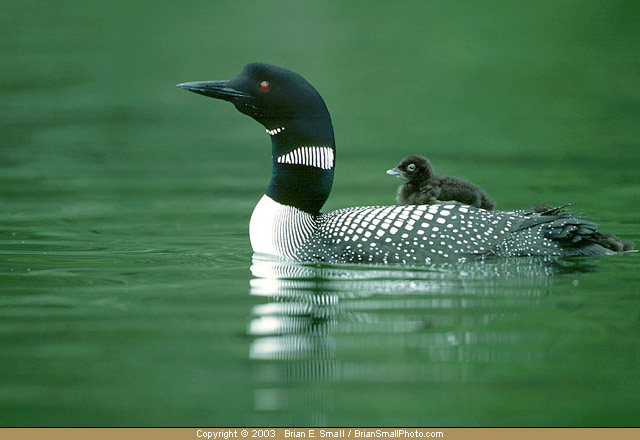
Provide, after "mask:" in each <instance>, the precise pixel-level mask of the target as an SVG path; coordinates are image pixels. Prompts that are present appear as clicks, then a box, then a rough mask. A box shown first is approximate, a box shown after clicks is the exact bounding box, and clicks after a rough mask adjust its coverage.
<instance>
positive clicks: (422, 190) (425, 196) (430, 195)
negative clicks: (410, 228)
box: [387, 155, 496, 210]
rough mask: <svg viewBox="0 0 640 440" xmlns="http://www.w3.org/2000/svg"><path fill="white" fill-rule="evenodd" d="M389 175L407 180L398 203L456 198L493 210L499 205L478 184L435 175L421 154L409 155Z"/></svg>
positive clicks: (456, 199)
mask: <svg viewBox="0 0 640 440" xmlns="http://www.w3.org/2000/svg"><path fill="white" fill-rule="evenodd" d="M387 174H390V175H392V176H398V177H400V178H402V179H404V180H406V182H405V183H404V184H403V185H401V186H400V188H398V195H397V196H396V201H397V202H398V205H424V204H428V205H430V204H433V203H437V202H438V201H443V202H444V201H457V202H462V203H465V204H468V205H471V206H475V207H476V208H482V209H487V210H492V209H493V208H494V207H495V206H496V204H495V202H494V201H493V200H491V199H490V198H489V196H487V194H486V193H485V192H484V191H483V190H482V189H480V187H478V186H477V185H474V184H473V183H471V182H467V181H466V180H464V179H460V178H458V177H450V176H436V174H435V173H434V172H433V166H432V165H431V162H429V160H428V159H427V158H426V157H424V156H418V155H411V156H407V157H405V158H404V159H402V161H401V162H400V163H399V164H398V166H397V167H395V168H391V169H390V170H387Z"/></svg>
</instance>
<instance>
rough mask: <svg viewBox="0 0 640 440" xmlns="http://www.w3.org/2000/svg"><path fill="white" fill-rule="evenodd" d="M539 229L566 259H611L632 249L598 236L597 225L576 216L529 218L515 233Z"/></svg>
mask: <svg viewBox="0 0 640 440" xmlns="http://www.w3.org/2000/svg"><path fill="white" fill-rule="evenodd" d="M560 208H565V207H564V206H563V207H560ZM560 208H558V209H560ZM538 225H540V226H541V227H542V230H543V233H544V236H545V237H546V238H548V239H550V240H553V241H554V242H556V243H557V244H559V245H560V246H561V247H562V248H563V249H564V251H565V254H566V255H573V256H576V255H584V256H593V255H612V254H615V253H616V252H621V251H629V250H632V249H633V243H632V242H630V241H628V240H623V239H621V238H619V237H617V236H615V235H613V234H602V233H600V232H598V230H597V226H598V225H597V224H596V223H593V222H591V221H589V220H586V219H584V218H580V217H579V214H578V213H562V214H561V215H540V216H534V217H530V218H528V219H527V220H525V221H523V222H522V224H520V226H519V228H518V230H523V229H527V228H532V227H535V226H538Z"/></svg>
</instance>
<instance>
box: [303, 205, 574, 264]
mask: <svg viewBox="0 0 640 440" xmlns="http://www.w3.org/2000/svg"><path fill="white" fill-rule="evenodd" d="M552 220H553V218H551V217H550V218H549V222H551V221H552ZM317 221H318V226H317V229H316V231H315V233H314V234H313V235H312V236H311V237H310V239H309V240H308V241H307V243H306V244H305V245H304V246H303V247H302V248H301V249H300V252H298V253H297V258H298V259H301V260H323V261H331V262H369V263H425V262H426V263H429V262H432V261H436V260H451V259H455V260H460V259H464V258H466V257H471V256H517V255H561V254H563V251H562V248H561V246H560V245H559V244H558V243H556V242H554V241H553V240H552V239H549V238H547V237H546V236H545V234H544V228H545V222H540V223H537V224H532V225H531V227H525V228H522V226H523V224H525V222H526V221H527V217H520V216H517V215H512V214H511V213H509V212H500V211H485V210H483V209H477V208H474V207H470V206H467V205H462V204H456V203H447V204H436V205H417V206H416V205H411V206H382V207H376V206H371V207H357V208H348V209H343V210H338V211H333V212H329V213H327V214H321V215H320V216H319V218H318V219H317Z"/></svg>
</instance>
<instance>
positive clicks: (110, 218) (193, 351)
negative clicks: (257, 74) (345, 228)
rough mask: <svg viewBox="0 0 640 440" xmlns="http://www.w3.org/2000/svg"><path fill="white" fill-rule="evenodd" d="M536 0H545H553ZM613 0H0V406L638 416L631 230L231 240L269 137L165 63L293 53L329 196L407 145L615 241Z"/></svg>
mask: <svg viewBox="0 0 640 440" xmlns="http://www.w3.org/2000/svg"><path fill="white" fill-rule="evenodd" d="M558 3H560V4H558ZM638 16H639V8H638V6H637V4H636V2H632V1H609V0H602V1H590V2H583V1H563V2H557V1H538V2H533V4H519V2H516V3H514V2H507V1H477V2H459V1H429V2H423V1H415V2H404V3H389V2H369V3H367V4H366V5H365V4H364V3H362V2H344V1H324V2H314V3H313V4H307V3H305V2H286V1H272V2H269V3H268V4H258V3H255V2H245V1H239V0H233V1H216V2H209V1H207V2H205V1H201V2H190V3H189V6H188V7H186V6H179V5H177V4H176V3H175V2H159V1H154V2H135V4H132V2H107V3H104V4H103V3H98V2H80V1H70V0H67V1H60V2H36V1H31V2H24V1H15V0H9V1H7V0H5V1H4V2H2V4H1V5H0V29H2V31H1V32H2V38H1V39H0V47H2V53H3V63H2V69H1V70H0V97H1V99H0V106H1V109H2V119H1V120H0V124H1V130H2V131H1V133H2V147H1V148H0V368H1V370H0V373H1V374H0V425H2V426H42V425H44V426H59V425H62V426H85V425H99V426H120V425H124V426H152V425H161V426H164V425H172V426H196V425H197V426H202V425H210V426H235V425H245V426H248V425H254V426H260V425H264V426H266V425H277V426H285V425H296V426H300V425H329V426H336V425H385V426H421V425H432V426H458V425H460V426H465V425H471V426H485V425H498V426H502V425H520V426H522V425H524V426H539V425H543V426H558V425H562V426H564V425H584V426H592V425H605V426H610V425H614V426H616V425H637V423H638V416H639V414H640V397H639V396H640V393H639V391H640V355H639V354H638V353H639V348H640V347H639V341H640V305H639V299H640V292H639V290H638V285H639V283H640V275H639V274H638V261H639V258H640V257H638V254H630V255H622V256H616V257H609V258H595V259H577V260H560V261H557V262H553V261H538V260H531V259H520V260H517V261H493V262H484V263H479V264H478V263H475V264H463V265H446V266H432V267H425V268H417V269H411V270H410V269H408V268H395V269H387V268H358V267H344V268H341V267H315V266H287V265H278V264H274V263H272V262H268V261H260V260H256V261H253V259H252V252H251V248H250V245H249V241H248V234H247V229H248V219H249V216H250V213H251V210H252V208H253V206H254V204H255V203H256V202H257V200H258V199H259V198H260V196H261V195H262V193H263V191H264V189H265V188H266V185H267V181H268V179H269V176H270V168H269V167H270V160H269V152H270V146H269V139H268V136H267V135H266V134H265V133H264V129H263V128H261V127H260V126H259V125H258V124H256V123H255V122H254V121H252V120H250V119H249V118H247V117H245V116H243V115H241V114H239V113H238V112H236V111H235V110H234V109H233V108H232V106H230V105H228V104H226V103H223V102H219V101H214V100H211V99H206V98H203V97H200V96H195V95H193V94H188V93H186V92H185V91H183V90H180V89H177V88H175V86H174V85H175V84H177V83H180V82H185V81H195V80H216V79H228V78H230V77H232V76H234V75H235V74H236V73H238V72H239V70H240V69H241V68H242V66H243V65H244V64H246V63H247V62H249V61H257V60H259V61H265V62H270V63H273V64H278V65H282V66H285V67H288V68H290V69H293V70H295V71H298V72H300V73H301V74H302V75H303V76H305V77H306V78H307V79H309V80H310V81H311V82H312V83H313V84H314V85H315V86H316V88H317V89H318V90H319V91H320V92H321V94H322V95H323V96H324V97H325V100H326V102H327V104H328V106H329V109H330V111H331V114H332V118H333V120H334V126H335V131H336V141H337V147H338V164H337V169H336V181H335V184H334V191H333V193H332V196H331V198H330V199H329V201H328V202H327V205H326V207H325V209H327V210H330V209H337V208H341V207H345V206H352V205H365V204H390V203H393V199H394V195H395V190H396V187H397V185H398V183H399V181H398V180H397V179H393V178H391V177H389V176H386V175H385V174H384V171H385V170H386V169H388V168H391V167H392V166H394V165H395V164H396V163H397V162H398V161H399V160H400V159H401V158H402V157H403V156H404V155H406V154H410V153H420V154H424V155H427V156H428V157H429V158H430V159H431V160H432V161H433V163H434V165H435V167H436V171H438V172H441V173H446V174H450V175H457V176H462V177H465V178H467V179H469V180H471V181H473V182H475V183H477V184H479V185H481V186H482V187H483V188H484V189H485V190H486V191H487V193H488V194H489V195H490V196H491V197H492V198H494V199H495V200H496V201H497V203H498V207H499V208H503V209H515V208H523V207H530V206H531V205H533V204H535V203H552V204H563V203H566V202H572V203H573V207H574V208H575V209H576V210H577V211H582V212H584V213H585V214H586V215H588V216H591V217H596V218H597V219H598V222H599V223H600V225H601V229H602V230H603V231H605V232H613V233H616V234H618V235H620V236H622V237H625V238H627V239H630V240H633V241H634V242H635V244H636V247H638V245H639V244H640V229H639V224H640V208H639V207H638V203H637V202H638V200H639V198H638V196H639V195H640V179H639V178H638V170H639V166H640V148H638V132H639V130H638V128H639V126H640V124H639V122H640V114H639V112H638V102H639V101H638V99H639V98H640V78H639V75H638V72H639V71H640V69H638V59H637V55H636V53H637V50H638V43H639V41H638V40H639V37H638V33H637V29H636V28H637V25H636V23H637V19H638Z"/></svg>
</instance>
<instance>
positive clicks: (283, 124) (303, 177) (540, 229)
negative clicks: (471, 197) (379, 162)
mask: <svg viewBox="0 0 640 440" xmlns="http://www.w3.org/2000/svg"><path fill="white" fill-rule="evenodd" d="M178 87H181V88H183V89H186V90H189V91H192V92H195V93H199V94H202V95H205V96H209V97H213V98H218V99H222V100H225V101H230V102H231V103H233V104H234V106H235V107H236V109H238V110H239V111H240V112H242V113H244V114H246V115H248V116H250V117H252V118H253V119H255V120H256V121H258V122H259V123H261V124H262V125H263V126H264V127H265V128H266V131H267V133H268V134H269V136H270V137H271V149H272V164H273V172H272V175H271V182H270V183H269V186H268V187H267V190H266V193H265V194H264V195H263V197H262V198H261V199H260V201H259V202H258V204H257V206H256V207H255V209H254V211H253V214H252V215H251V221H250V225H249V235H250V240H251V246H252V248H253V250H254V252H256V253H258V254H268V255H272V256H276V257H281V258H285V259H289V260H295V261H305V262H307V261H308V262H312V261H324V262H330V263H398V264H402V263H430V262H432V261H435V260H442V259H447V260H458V261H464V260H465V259H467V258H469V257H473V256H495V257H512V256H534V255H551V256H552V255H558V256H559V255H605V254H612V253H613V252H612V251H610V250H607V249H605V248H603V247H602V246H600V245H598V244H596V243H594V242H593V241H592V240H591V238H592V237H593V236H594V235H595V234H597V231H596V229H595V224H593V223H591V222H589V221H586V220H584V219H580V218H576V217H574V216H571V215H558V216H527V215H518V214H515V213H512V212H503V211H487V210H484V209H478V208H475V207H473V206H468V205H463V204H460V203H455V202H446V203H439V204H433V205H410V206H363V207H352V208H345V209H340V210H337V211H332V212H328V213H320V209H321V208H322V206H323V205H324V203H325V201H326V200H327V198H328V197H329V193H330V191H331V185H332V183H333V174H334V168H335V162H336V149H335V141H334V134H333V126H332V124H331V118H330V116H329V111H328V110H327V107H326V105H325V103H324V100H323V99H322V97H321V96H320V94H319V93H318V92H317V91H316V90H315V89H314V88H313V87H312V86H311V84H309V83H308V82H307V81H306V80H305V79H304V78H302V76H300V75H298V74H297V73H294V72H292V71H290V70H287V69H284V68H281V67H277V66H273V65H269V64H263V63H250V64H248V65H246V66H245V67H244V69H243V70H242V72H241V73H240V74H239V75H238V76H236V77H235V78H233V79H231V80H229V81H205V82H189V83H184V84H179V85H178Z"/></svg>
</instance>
